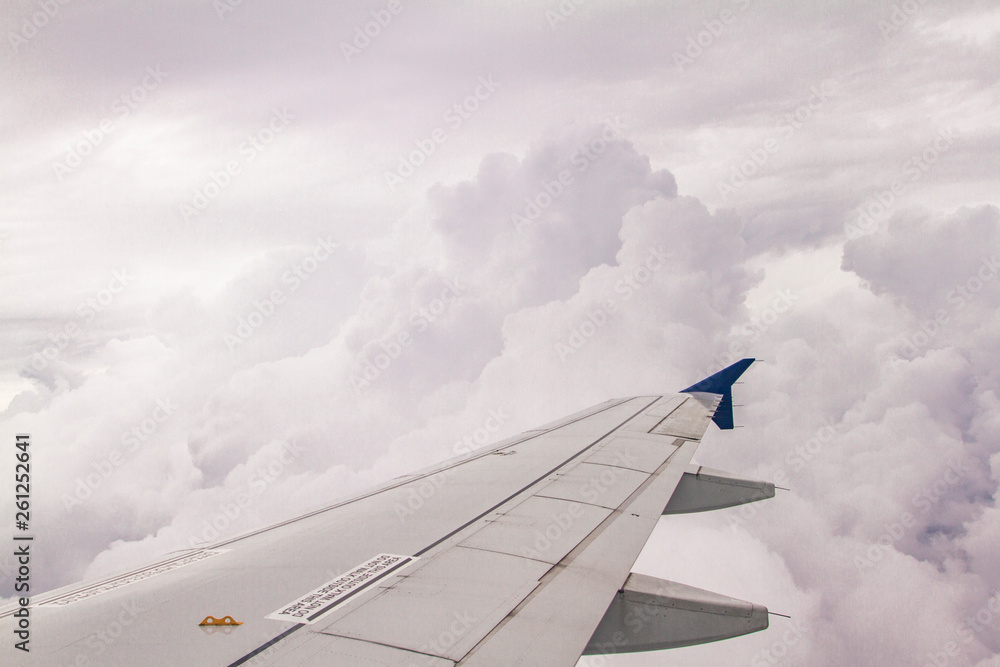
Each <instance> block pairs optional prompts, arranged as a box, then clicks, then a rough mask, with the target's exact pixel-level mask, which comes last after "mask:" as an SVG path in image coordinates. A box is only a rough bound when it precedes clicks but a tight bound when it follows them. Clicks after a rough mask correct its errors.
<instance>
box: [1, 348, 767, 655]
mask: <svg viewBox="0 0 1000 667" xmlns="http://www.w3.org/2000/svg"><path fill="white" fill-rule="evenodd" d="M752 361H753V360H751V359H745V360H743V361H741V362H738V363H737V364H734V365H733V366H730V367H729V368H727V369H725V370H723V371H720V372H719V373H717V374H715V375H713V376H712V377H710V378H706V379H705V380H703V381H702V382H700V383H698V384H696V385H693V386H692V387H689V388H688V389H687V390H685V392H683V393H680V394H670V395H664V396H636V397H631V398H625V399H617V400H613V401H608V402H606V403H602V404H600V405H597V406H594V407H592V408H590V409H588V410H584V411H583V412H580V413H577V414H575V415H572V416H570V417H568V418H566V419H563V420H561V421H559V422H556V423H552V424H549V425H546V426H543V427H540V428H538V429H535V430H532V431H528V432H526V433H523V434H521V435H519V436H517V437H514V438H510V439H508V440H505V441H503V442H500V443H498V444H496V445H495V446H493V447H491V448H489V449H484V450H479V451H477V452H475V453H473V454H470V455H467V456H464V457H460V458H456V459H453V460H451V461H448V462H445V463H443V464H441V465H440V466H437V467H435V468H434V469H431V470H428V471H425V472H421V473H419V474H415V475H411V476H408V477H405V478H401V479H397V480H393V481H392V482H390V483H388V484H386V485H384V486H382V487H380V488H378V489H375V490H373V491H371V492H369V493H366V494H363V495H361V496H358V497H355V498H351V499H348V500H345V501H342V502H338V503H336V504H333V505H330V506H329V507H325V508H322V509H319V510H317V511H314V512H311V513H309V514H306V515H304V516H301V517H298V518H295V519H291V520H289V521H285V522H283V523H280V524H277V525H274V526H271V527H269V528H266V529H262V530H259V531H256V532H253V533H250V534H247V535H243V536H240V537H237V538H233V539H229V540H224V541H221V542H218V543H215V544H209V545H206V546H205V547H204V548H200V549H192V550H189V551H184V552H181V553H176V554H172V555H171V556H170V557H169V558H167V559H165V560H163V561H161V562H159V563H155V564H153V565H150V566H149V567H146V568H142V569H139V570H135V571H133V572H129V573H126V574H123V575H121V576H117V577H114V578H109V579H105V580H101V581H93V582H87V583H85V584H82V585H75V586H72V587H68V588H65V589H61V590H58V591H53V592H50V593H47V594H43V595H39V596H35V597H32V598H31V599H30V607H29V608H28V613H29V615H30V643H29V647H30V652H28V653H25V652H23V651H20V650H17V649H16V648H14V640H12V639H11V638H12V637H15V636H16V635H15V634H14V633H15V631H16V630H17V629H18V624H19V623H20V622H21V619H22V618H23V612H18V609H19V608H18V607H14V608H11V609H8V610H6V611H4V612H0V634H2V635H3V636H4V637H6V638H7V639H6V640H4V642H3V645H2V646H0V664H3V665H53V666H59V667H65V666H69V665H73V666H83V665H130V666H131V665H171V666H173V665H191V666H197V665H212V666H221V667H226V666H229V667H235V666H237V665H269V666H279V665H280V666H284V667H290V666H293V665H294V666H303V667H320V666H324V667H326V666H334V665H336V666H340V665H344V666H350V667H369V666H371V667H374V666H376V665H377V666H387V665H388V666H396V665H399V666H409V665H427V666H432V667H437V666H450V665H463V666H464V665H468V666H472V665H483V666H490V667H494V666H497V665H545V666H546V667H551V666H558V665H567V666H571V665H574V664H575V663H576V662H577V660H578V659H579V657H580V656H581V655H582V654H594V653H622V652H630V651H645V650H655V649H663V648H670V647H674V646H685V645H689V644H696V643H701V642H705V641H714V640H717V639H724V638H726V637H732V636H736V635H740V634H745V633H747V632H753V631H755V630H760V629H763V628H765V627H767V610H766V609H765V608H763V607H760V606H756V605H751V604H749V603H745V602H742V601H739V600H734V599H732V598H727V597H724V596H721V595H718V594H715V593H709V592H708V591H702V590H699V589H694V588H691V587H688V586H684V585H682V584H678V583H675V582H668V581H663V580H658V579H654V578H651V577H646V576H642V575H637V574H632V573H631V568H632V565H633V563H634V562H635V559H636V558H637V556H638V555H639V552H640V551H641V549H642V547H643V545H644V544H645V542H646V540H647V539H648V538H649V535H650V533H651V532H652V530H653V528H654V527H655V526H656V523H657V520H658V519H659V518H660V516H661V515H663V514H664V513H677V512H693V511H703V510H708V509H716V508H719V507H729V506H732V505H736V504H740V503H745V502H751V501H754V500H760V499H762V498H767V497H771V496H773V495H774V487H773V485H771V484H765V483H763V482H755V481H752V480H741V479H737V478H735V477H734V476H732V475H729V474H728V473H723V472H721V471H717V470H707V469H703V468H700V467H698V466H691V465H690V462H691V457H692V455H693V454H694V452H695V449H696V448H697V446H698V444H699V442H700V440H701V438H702V435H703V434H704V433H705V430H706V429H707V427H708V424H709V422H710V421H713V420H714V421H716V423H717V424H719V426H721V427H723V428H732V396H731V385H732V383H733V382H734V381H735V380H736V378H738V377H739V375H740V374H741V373H742V372H743V371H744V370H745V369H746V368H747V367H748V366H749V365H750V363H751V362H752ZM15 613H21V614H22V616H21V617H18V616H15ZM227 617H228V618H227ZM203 622H207V625H204V624H203Z"/></svg>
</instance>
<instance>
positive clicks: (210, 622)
mask: <svg viewBox="0 0 1000 667" xmlns="http://www.w3.org/2000/svg"><path fill="white" fill-rule="evenodd" d="M198 625H199V627H205V626H211V627H230V626H233V625H243V624H242V623H240V622H239V621H236V620H234V619H233V617H232V616H223V617H222V618H216V617H214V616H206V617H205V620H204V621H202V622H201V623H199V624H198Z"/></svg>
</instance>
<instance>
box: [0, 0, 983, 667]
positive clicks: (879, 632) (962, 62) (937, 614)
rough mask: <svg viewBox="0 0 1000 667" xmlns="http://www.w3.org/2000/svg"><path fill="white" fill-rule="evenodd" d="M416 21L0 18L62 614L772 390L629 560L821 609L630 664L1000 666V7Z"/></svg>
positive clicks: (358, 12)
mask: <svg viewBox="0 0 1000 667" xmlns="http://www.w3.org/2000/svg"><path fill="white" fill-rule="evenodd" d="M56 4H58V3H56ZM217 5H220V6H223V7H224V8H225V9H224V11H221V12H218V13H217V11H216V6H217ZM53 6H55V5H53ZM382 10H383V6H382V4H380V3H378V2H375V3H369V4H366V5H363V6H360V5H359V6H356V7H340V6H333V5H329V4H323V3H307V2H303V3H293V5H289V6H288V7H283V8H271V7H263V6H259V5H255V4H253V3H215V4H213V3H201V2H198V3H196V2H188V3H174V4H173V5H171V6H170V7H152V6H150V7H145V6H142V7H140V6H135V7H118V6H110V5H107V6H105V5H102V4H101V3H80V4H78V3H76V2H74V3H70V4H67V5H62V4H58V11H57V12H56V13H55V15H52V16H48V19H47V20H46V21H45V25H36V24H35V23H33V21H35V18H33V17H34V16H35V14H37V12H38V11H42V10H40V9H39V5H38V4H37V3H32V2H19V3H14V4H12V5H11V6H10V8H8V9H7V10H5V18H6V19H7V20H6V25H5V27H7V28H8V29H9V34H12V35H14V36H15V37H17V39H14V38H9V39H8V42H9V44H8V45H7V48H8V50H7V52H6V54H5V55H4V60H3V62H4V65H3V67H2V68H0V84H2V85H3V86H4V89H5V91H9V94H8V95H7V96H5V98H4V100H3V101H0V105H2V106H3V109H4V114H2V117H3V118H4V120H2V121H0V142H2V143H3V145H4V147H5V148H6V149H7V153H8V155H10V156H11V160H9V161H7V162H6V163H5V165H4V166H0V171H2V173H3V175H4V178H3V179H2V182H3V183H4V186H2V188H0V192H2V195H3V198H4V201H5V206H4V212H3V213H0V261H3V263H4V265H5V272H6V273H8V275H9V281H8V282H9V285H10V288H9V289H5V290H4V291H3V294H2V296H0V307H2V309H3V312H4V322H5V326H4V327H3V328H2V329H0V340H2V341H3V345H4V349H5V350H7V352H8V353H7V355H5V360H4V362H3V365H2V367H0V368H2V373H0V387H2V389H3V395H4V397H5V406H6V409H5V411H4V412H3V415H2V422H3V424H4V433H5V434H7V435H4V437H5V438H7V439H8V441H9V440H10V438H12V437H13V435H12V434H13V433H17V432H28V433H31V434H32V438H33V441H34V443H35V445H34V447H35V450H34V458H33V466H34V468H33V469H34V470H36V471H37V476H36V477H35V478H34V482H35V485H34V486H33V503H34V507H35V512H36V516H37V519H36V522H37V523H36V528H37V531H38V534H39V536H40V537H41V538H44V539H43V540H40V542H39V544H40V545H41V544H49V545H58V548H55V547H53V548H48V549H40V550H39V551H38V554H37V560H36V563H37V565H38V567H37V569H36V572H37V573H38V577H39V579H38V582H39V584H40V585H41V586H42V587H44V588H50V587H55V586H59V585H64V584H68V583H71V582H73V581H76V580H78V579H80V578H82V577H85V576H95V575H99V574H104V573H107V572H111V571H115V570H120V569H123V568H127V567H132V566H135V565H137V564H140V563H142V562H145V561H148V560H150V559H153V558H156V557H158V556H159V555H161V554H163V553H164V552H167V551H171V550H175V549H180V548H185V547H189V546H191V545H193V544H198V543H203V542H208V541H212V540H214V539H216V538H218V537H223V536H231V535H235V534H238V533H239V532H241V531H245V530H249V529H251V528H254V527H257V526H259V525H261V524H263V523H267V522H272V521H277V520H280V519H283V518H286V517H288V516H290V515H293V514H295V513H297V512H301V511H304V510H305V509H307V508H309V507H312V506H315V505H318V504H321V503H326V502H329V501H331V500H333V499H336V498H338V497H342V496H345V495H349V494H351V493H353V492H356V491H360V490H363V489H365V488H367V487H369V486H371V485H374V484H376V483H378V482H380V481H383V480H386V479H388V478H391V477H394V476H397V475H402V474H405V473H408V472H411V471H412V470H414V469H417V468H420V467H422V466H425V465H429V464H431V463H434V462H435V461H438V460H441V459H443V458H446V457H448V456H451V455H453V454H455V453H458V452H460V451H462V448H463V447H465V448H468V447H471V446H479V445H482V444H484V443H485V442H486V441H488V440H493V439H498V438H501V437H504V436H507V435H511V434H515V433H517V432H520V431H523V430H526V429H529V428H532V427H534V426H537V425H538V424H541V423H544V422H546V421H549V420H552V419H555V418H557V417H560V416H562V415H564V414H566V413H569V412H572V411H575V410H578V409H581V408H583V407H586V406H587V405H590V404H593V403H597V402H599V401H603V400H605V399H607V398H611V397H613V396H623V395H632V394H639V393H644V392H668V391H674V390H676V389H678V388H680V387H683V386H686V385H688V384H690V383H691V382H693V381H695V380H697V379H699V378H701V377H703V376H705V375H707V374H709V373H711V372H713V371H715V370H717V369H718V368H720V367H722V366H725V365H727V364H728V363H731V362H732V361H734V360H736V359H739V358H741V357H744V356H753V357H757V358H759V359H760V362H759V363H758V364H756V365H755V366H753V367H752V368H751V370H750V371H749V372H748V373H747V375H746V376H745V378H744V380H745V382H744V383H743V384H741V385H739V386H738V387H737V389H736V393H737V401H736V402H737V403H738V404H740V407H737V408H736V414H737V422H738V423H739V424H740V425H741V426H742V427H743V428H740V429H737V430H735V431H731V432H726V433H720V432H717V431H716V430H715V429H714V428H713V429H712V430H710V432H709V434H708V435H707V436H706V439H705V442H704V444H703V445H702V447H701V449H700V450H699V453H698V460H699V462H700V463H703V464H704V465H709V466H712V467H716V468H722V469H725V470H730V471H732V472H734V473H741V474H745V475H748V476H754V477H758V478H764V479H773V480H775V481H776V482H777V483H778V484H779V486H782V487H786V488H788V489H789V490H788V491H784V490H783V491H780V492H779V495H778V497H777V498H775V499H774V500H771V501H769V502H767V503H758V504H756V505H752V506H748V507H744V508H735V509H730V510H724V511H719V512H716V513H711V514H708V515H692V516H685V517H665V518H664V519H662V520H661V523H660V525H659V527H658V528H657V531H656V532H655V533H654V537H653V539H652V540H651V541H650V543H649V545H648V546H647V549H646V551H645V552H644V553H643V555H642V556H641V557H640V559H639V561H638V563H637V566H636V567H637V569H639V570H640V571H643V572H647V573H649V574H653V575H655V576H660V577H664V578H667V579H675V580H677V581H681V582H684V583H689V584H692V585H695V586H700V587H704V588H708V589H711V590H717V591H719V592H721V593H725V594H729V595H734V596H737V597H742V598H744V599H750V600H753V601H755V602H760V603H764V604H767V605H768V606H769V607H770V608H771V609H772V610H774V611H777V612H781V613H786V614H790V615H791V616H792V619H791V620H786V619H782V618H780V617H774V618H772V619H771V629H770V630H769V631H767V632H764V633H758V634H756V635H752V636H749V637H746V638H742V639H739V640H734V641H731V642H722V643H718V644H713V645H706V646H702V647H692V648H688V649H680V650H677V651H674V652H672V653H669V654H666V655H659V654H653V655H634V656H623V657H615V658H609V659H607V664H620V665H645V664H654V663H655V664H659V662H661V661H663V660H674V661H678V662H679V663H682V664H695V665H715V664H723V663H725V664H729V663H736V664H747V663H749V664H752V665H755V666H756V665H777V664H795V665H831V666H832V665H840V664H847V663H851V664H918V665H923V664H936V665H941V664H948V665H977V667H985V665H990V664H994V663H992V662H990V661H991V660H995V659H996V656H997V655H998V654H1000V612H995V611H992V610H993V609H995V608H996V605H997V603H996V595H997V593H998V591H1000V569H998V568H997V565H996V563H997V546H998V544H1000V541H998V539H1000V513H998V511H997V507H996V495H997V489H998V486H1000V444H998V443H1000V417H998V415H1000V375H998V373H997V368H1000V342H998V341H1000V317H998V315H997V313H998V307H1000V276H998V275H997V274H998V271H1000V267H998V265H997V260H998V259H1000V257H998V255H1000V213H998V209H997V206H998V202H997V201H996V189H995V173H996V167H997V163H998V157H997V152H996V150H995V147H996V145H997V130H996V125H995V123H994V122H992V115H993V114H994V111H993V110H995V108H996V102H997V92H996V85H995V80H994V79H995V76H994V75H993V72H992V71H991V70H990V68H989V67H988V65H987V63H989V62H993V61H995V58H996V48H997V45H998V41H997V39H998V34H1000V30H998V29H997V22H996V17H997V14H996V12H995V11H994V10H993V9H992V8H991V7H989V6H988V5H987V4H986V3H979V2H962V3H949V4H948V5H947V6H944V5H932V4H925V3H923V4H922V3H915V2H911V3H908V2H903V3H896V4H892V5H889V6H883V5H881V4H878V3H868V4H864V5H863V6H861V5H858V6H854V5H852V6H851V7H847V6H843V7H841V6H834V5H830V6H824V7H810V8H808V9H803V8H801V7H799V6H797V5H796V6H794V7H793V6H792V5H791V4H788V3H757V2H743V1H742V0H734V1H733V2H723V3H717V4H715V5H704V6H701V5H699V6H697V7H694V6H692V7H687V8H678V7H673V8H670V7H664V6H661V5H659V4H656V3H644V2H635V3H625V4H624V5H616V6H615V7H614V8H611V7H609V6H604V5H600V4H594V5H591V4H586V3H585V4H583V5H576V4H574V3H561V4H557V3H552V6H542V5H538V6H529V5H525V6H522V7H519V8H515V9H513V10H511V9H509V8H506V7H501V6H499V5H497V6H482V7H477V8H475V10H473V9H471V8H464V9H463V8H454V7H449V8H445V7H424V6H417V5H409V4H406V5H403V10H402V11H401V12H399V13H398V14H394V15H393V18H392V19H391V21H389V22H387V23H386V22H385V21H383V23H385V24H384V25H381V26H380V27H379V28H378V29H377V30H376V29H369V34H368V38H367V40H366V39H362V38H360V37H359V34H360V35H364V34H365V33H364V31H365V29H366V28H365V26H366V25H367V24H368V23H369V22H371V21H373V20H376V19H374V18H373V15H372V12H376V13H377V12H380V11H382ZM39 21H40V19H39ZM25 22H27V25H30V26H33V27H26V23H25ZM692 45H693V46H692ZM10 463H11V462H10V461H9V460H8V461H4V462H3V463H2V464H0V467H4V466H10ZM10 478H11V476H10V475H4V476H3V477H2V479H3V481H2V482H0V492H2V493H3V494H6V497H10V493H11V489H10V485H9V482H8V480H9V479H10ZM10 566H11V563H10V559H9V558H8V559H7V560H4V559H3V557H0V585H2V588H0V595H9V594H10V592H11V591H10V583H11V577H10V573H11V569H10ZM942 661H944V662H942ZM599 662H600V661H598V660H596V659H589V660H588V659H584V660H583V661H582V664H598V663H599Z"/></svg>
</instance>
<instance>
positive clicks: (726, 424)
mask: <svg viewBox="0 0 1000 667" xmlns="http://www.w3.org/2000/svg"><path fill="white" fill-rule="evenodd" d="M754 361H756V359H754V358H752V357H747V358H745V359H740V360H739V361H737V362H736V363H734V364H730V365H729V366H726V367H725V368H723V369H722V370H721V371H719V372H717V373H713V374H712V375H709V376H708V377H707V378H704V379H703V380H700V381H698V382H696V383H694V384H693V385H691V386H690V387H688V388H687V389H682V390H681V392H682V393H685V392H695V391H702V392H706V393H709V394H721V395H722V400H721V401H720V402H719V407H718V408H716V410H715V414H714V415H713V416H712V421H714V422H715V424H716V426H718V427H719V428H720V429H723V430H729V429H732V428H735V424H734V423H733V383H735V382H736V381H737V380H738V379H740V376H741V375H743V373H744V372H745V371H746V370H747V369H748V368H750V365H751V364H752V363H753V362H754Z"/></svg>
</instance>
